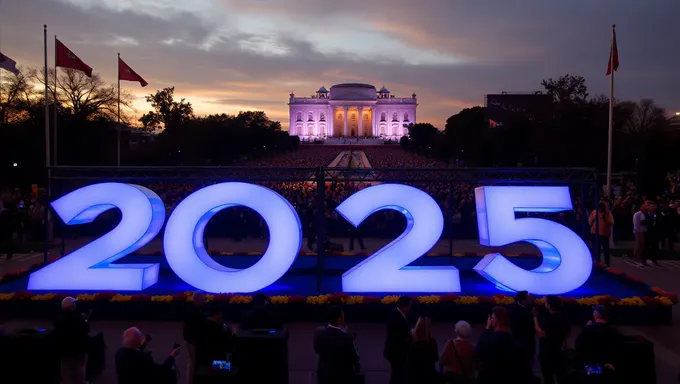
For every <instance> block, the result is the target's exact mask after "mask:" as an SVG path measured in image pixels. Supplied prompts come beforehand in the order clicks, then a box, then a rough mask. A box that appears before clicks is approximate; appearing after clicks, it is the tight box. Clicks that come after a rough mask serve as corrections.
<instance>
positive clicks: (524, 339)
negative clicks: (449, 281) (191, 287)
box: [54, 291, 625, 384]
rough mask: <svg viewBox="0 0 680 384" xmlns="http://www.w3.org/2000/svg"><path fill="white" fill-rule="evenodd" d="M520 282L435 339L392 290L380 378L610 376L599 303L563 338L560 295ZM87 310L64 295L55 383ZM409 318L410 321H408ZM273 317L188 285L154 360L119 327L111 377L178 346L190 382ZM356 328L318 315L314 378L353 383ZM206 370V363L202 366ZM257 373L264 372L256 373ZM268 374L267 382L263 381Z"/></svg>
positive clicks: (618, 341) (152, 367) (611, 356)
mask: <svg viewBox="0 0 680 384" xmlns="http://www.w3.org/2000/svg"><path fill="white" fill-rule="evenodd" d="M535 302H536V301H535V300H534V298H532V297H531V296H530V295H529V294H528V293H527V292H526V291H523V292H519V293H517V296H516V301H515V303H514V304H512V305H510V306H508V307H501V306H499V307H494V308H493V309H492V310H491V313H490V314H489V316H488V319H487V322H486V328H485V330H484V332H483V333H482V334H481V336H480V337H479V338H478V340H477V341H476V343H475V342H474V341H473V338H472V327H471V326H470V324H469V323H467V322H466V321H459V322H458V323H456V324H455V326H454V327H453V331H454V335H455V336H454V337H451V338H449V339H447V340H436V339H435V337H434V336H433V333H432V329H431V328H432V324H431V321H430V319H429V318H428V317H426V316H412V315H413V313H414V312H417V311H418V309H417V308H416V310H415V311H412V308H413V299H411V298H410V297H408V296H402V297H400V298H399V299H398V300H397V302H396V308H395V309H394V310H393V312H392V314H391V316H390V318H389V320H388V322H387V326H386V337H385V343H384V348H383V357H384V358H385V359H386V360H387V362H388V363H389V365H390V375H391V376H390V383H392V384H400V383H414V384H415V383H418V384H440V383H450V384H460V383H484V384H486V383H488V384H497V383H526V384H530V383H540V382H541V379H540V378H539V375H538V373H539V372H540V377H542V382H543V383H555V382H562V383H564V382H570V383H581V382H584V381H582V380H583V379H585V378H591V379H593V378H594V379H596V380H594V381H587V382H597V383H614V382H617V381H616V379H617V376H620V375H621V372H622V371H624V367H623V360H622V358H623V356H622V355H621V351H622V346H623V343H624V340H625V338H624V336H623V335H622V334H621V333H620V332H619V331H618V330H617V328H616V327H614V326H612V325H611V324H610V320H611V314H610V311H609V309H608V308H607V307H606V306H596V307H594V309H593V318H592V320H591V321H589V322H588V323H587V324H585V325H584V326H583V327H582V329H581V330H580V333H579V334H578V335H577V336H576V338H575V343H574V344H573V345H572V344H571V343H570V339H571V338H570V335H571V332H572V325H571V323H570V322H569V320H568V318H567V317H566V315H565V314H564V313H563V312H562V302H561V299H560V298H558V297H556V296H547V297H546V298H545V299H544V304H541V305H538V304H534V303H535ZM89 317H90V312H82V311H79V310H78V309H77V307H76V301H75V299H73V298H71V297H66V298H65V299H63V302H62V311H61V313H60V314H59V315H58V317H57V319H56V321H55V322H54V327H55V328H54V334H55V336H56V340H57V344H56V352H57V354H58V356H59V357H60V360H61V375H62V380H63V381H62V382H64V383H73V384H76V383H77V384H83V383H85V369H86V361H87V355H88V349H87V337H88V333H89V331H90V324H89V322H88V319H89ZM413 321H415V326H412V324H413ZM283 328H284V324H283V323H282V322H281V321H280V316H279V315H278V314H277V313H276V312H275V311H274V310H271V309H270V307H268V306H267V297H266V296H264V295H263V294H261V293H258V294H256V295H255V296H254V297H253V302H252V303H251V308H250V309H249V310H248V311H247V313H245V314H244V316H243V317H242V318H241V321H240V322H239V323H238V324H232V325H231V326H229V325H227V324H226V323H225V320H224V317H223V314H222V311H221V309H220V308H219V307H217V306H208V305H206V303H205V295H204V294H203V293H200V292H197V293H195V294H194V296H193V298H192V304H191V307H190V308H189V309H188V311H187V312H186V314H185V318H184V326H183V339H184V343H182V344H175V345H174V346H173V347H172V349H171V350H170V351H169V352H168V354H167V355H165V356H163V360H162V362H160V363H159V362H156V361H154V359H153V357H152V356H151V355H150V354H149V353H147V352H146V351H145V348H146V346H147V345H148V344H149V342H150V341H151V339H152V337H151V335H148V334H147V335H144V334H143V333H142V332H141V331H140V330H139V329H138V328H135V327H132V328H129V329H127V330H126V331H125V332H124V333H123V335H122V336H123V338H122V339H123V343H122V346H121V347H120V348H119V349H118V350H117V351H116V353H115V370H116V374H117V377H118V382H119V383H120V384H137V383H139V384H142V383H144V384H147V383H176V382H177V381H178V377H177V373H176V367H175V357H176V356H177V355H178V354H179V353H180V352H181V353H187V354H188V357H187V371H186V372H187V373H186V377H185V378H184V379H183V380H186V381H185V382H186V383H188V384H190V383H193V382H194V379H195V378H196V377H198V376H200V375H202V373H201V372H205V371H206V368H210V367H213V366H214V365H215V362H229V363H230V364H231V363H232V362H233V364H234V366H238V364H239V357H238V356H237V355H238V349H235V348H234V345H235V340H236V338H238V335H239V332H241V331H255V330H263V331H270V330H272V331H275V330H282V329H283ZM356 336H357V335H356V333H353V332H352V331H351V326H350V325H349V322H348V321H347V319H346V318H345V315H344V312H343V309H342V307H340V306H329V308H328V310H327V324H326V325H324V326H320V327H318V328H317V329H316V331H315V334H314V340H313V345H310V346H309V348H313V349H314V351H315V352H316V354H317V356H318V364H317V369H316V377H317V383H318V384H352V383H356V384H358V383H359V381H357V378H358V377H360V376H361V375H362V370H361V364H360V361H361V357H360V353H359V351H358V350H357V348H356V344H355V337H356ZM208 371H209V369H208ZM265 375H266V373H265ZM267 382H274V381H267Z"/></svg>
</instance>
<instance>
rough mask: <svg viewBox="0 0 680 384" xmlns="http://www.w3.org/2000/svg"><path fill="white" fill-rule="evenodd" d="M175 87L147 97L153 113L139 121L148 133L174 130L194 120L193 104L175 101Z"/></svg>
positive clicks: (150, 112) (147, 114)
mask: <svg viewBox="0 0 680 384" xmlns="http://www.w3.org/2000/svg"><path fill="white" fill-rule="evenodd" d="M174 95H175V87H167V88H163V89H161V90H160V91H156V93H154V94H152V95H149V96H146V102H147V103H151V107H152V108H153V109H154V110H153V111H149V112H148V113H145V114H144V115H143V116H142V117H141V118H140V119H139V121H141V122H142V125H143V127H144V129H145V130H147V131H156V130H159V129H162V128H164V129H168V130H170V129H173V128H176V127H178V126H180V125H181V124H182V123H185V122H187V121H189V120H190V119H191V118H193V115H194V109H193V107H192V106H191V103H189V102H187V101H185V99H181V100H180V101H175V97H174Z"/></svg>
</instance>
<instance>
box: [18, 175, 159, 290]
mask: <svg viewBox="0 0 680 384" xmlns="http://www.w3.org/2000/svg"><path fill="white" fill-rule="evenodd" d="M52 208H54V210H55V211H56V212H57V215H59V217H61V219H62V220H64V223H66V225H76V224H85V223H90V222H92V221H93V220H94V219H95V218H96V217H97V216H99V215H100V214H101V213H103V212H105V211H108V210H109V209H112V208H118V209H120V211H121V214H122V215H121V216H122V218H121V220H120V223H119V224H118V225H117V226H116V227H115V228H114V229H113V230H112V231H111V232H109V233H107V234H106V235H104V236H102V237H100V238H99V239H97V240H95V241H93V242H91V243H89V244H87V245H85V246H84V247H82V248H80V249H77V250H75V251H74V252H72V253H71V254H69V255H67V256H65V257H63V258H61V259H59V260H57V261H55V262H54V263H52V264H50V265H47V266H45V267H44V268H42V269H40V270H38V271H36V272H33V273H32V274H31V276H30V277H29V279H28V289H55V290H71V289H73V290H120V291H139V290H142V289H145V288H147V287H149V286H151V285H153V284H155V283H156V282H157V281H158V267H159V265H158V264H133V265H123V264H111V263H113V262H114V261H116V260H118V259H120V258H121V257H123V256H125V255H127V254H128V253H131V252H134V251H136V250H138V249H139V248H141V247H143V246H144V245H145V244H146V243H148V242H149V241H151V240H152V239H153V238H154V237H156V235H157V234H158V232H159V231H160V230H161V227H162V226H163V222H164V221H165V206H164V205H163V202H162V201H161V199H160V198H159V197H158V195H156V193H154V192H153V191H151V190H150V189H147V188H144V187H141V186H139V185H132V184H120V183H102V184H94V185H90V186H87V187H84V188H81V189H78V190H76V191H74V192H71V193H69V194H68V195H66V196H64V197H62V198H60V199H58V200H56V201H54V202H53V203H52Z"/></svg>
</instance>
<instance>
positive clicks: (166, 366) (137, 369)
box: [115, 327, 179, 384]
mask: <svg viewBox="0 0 680 384" xmlns="http://www.w3.org/2000/svg"><path fill="white" fill-rule="evenodd" d="M146 343H147V339H146V338H144V336H143V335H142V332H141V331H140V330H139V329H137V328H135V327H133V328H128V329H127V330H125V332H123V346H122V347H121V348H119V349H118V351H116V357H115V362H116V375H117V376H118V384H154V383H158V384H161V383H167V382H168V381H169V378H170V377H173V376H174V377H175V379H176V375H174V372H173V367H174V366H175V357H176V356H177V355H178V354H179V346H176V347H175V348H173V349H172V350H171V351H170V355H169V356H168V357H167V358H166V359H165V361H164V362H163V364H157V363H156V362H154V361H153V358H152V357H151V355H150V354H149V353H146V352H144V348H145V347H146Z"/></svg>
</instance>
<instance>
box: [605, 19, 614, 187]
mask: <svg viewBox="0 0 680 384" xmlns="http://www.w3.org/2000/svg"><path fill="white" fill-rule="evenodd" d="M615 33H616V24H614V25H612V43H611V48H610V49H609V62H610V64H611V74H610V77H609V136H608V137H607V184H606V188H607V189H606V191H605V193H604V195H605V196H607V197H609V196H610V195H611V188H612V136H613V131H614V72H616V70H615V68H614V54H616V52H615V50H614V38H615V37H614V36H615Z"/></svg>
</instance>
